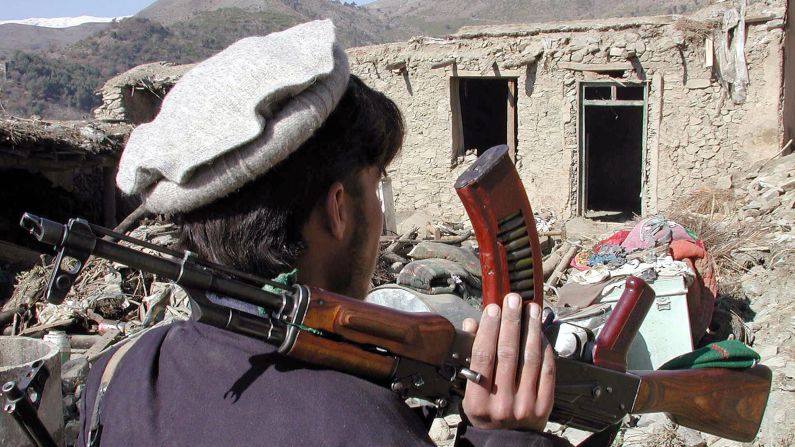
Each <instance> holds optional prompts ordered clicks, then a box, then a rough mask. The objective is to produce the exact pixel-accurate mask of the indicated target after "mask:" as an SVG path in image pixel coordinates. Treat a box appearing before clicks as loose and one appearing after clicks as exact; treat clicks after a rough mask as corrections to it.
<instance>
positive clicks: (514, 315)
mask: <svg viewBox="0 0 795 447" xmlns="http://www.w3.org/2000/svg"><path fill="white" fill-rule="evenodd" d="M521 338H522V297H520V296H519V295H518V294H516V293H509V294H508V295H506V296H505V299H504V300H503V305H502V320H501V322H500V337H499V340H498V342H497V368H496V370H495V371H494V385H495V388H496V389H495V391H496V394H497V397H498V398H503V397H504V398H505V402H504V404H505V405H506V406H507V407H508V408H510V407H512V406H513V394H514V392H516V367H517V365H518V363H519V355H520V352H521V345H520V341H521ZM506 410H507V409H506Z"/></svg>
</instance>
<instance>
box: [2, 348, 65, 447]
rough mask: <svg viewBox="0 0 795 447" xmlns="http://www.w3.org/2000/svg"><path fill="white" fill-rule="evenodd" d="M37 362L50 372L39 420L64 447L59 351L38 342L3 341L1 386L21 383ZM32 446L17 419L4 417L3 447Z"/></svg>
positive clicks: (3, 414) (58, 443)
mask: <svg viewBox="0 0 795 447" xmlns="http://www.w3.org/2000/svg"><path fill="white" fill-rule="evenodd" d="M36 360H42V361H43V362H44V365H45V366H46V367H47V369H48V370H49V372H50V377H49V379H47V383H46V384H45V386H44V393H43V395H42V399H41V405H40V406H39V412H38V414H39V418H40V419H41V420H42V423H44V426H45V427H47V430H48V431H49V432H50V435H52V437H53V439H54V440H55V442H56V444H57V445H63V442H64V429H63V398H62V396H61V360H60V356H59V351H58V348H56V347H55V346H54V345H52V344H51V343H47V342H45V341H43V340H38V339H35V338H27V337H0V386H2V384H4V383H6V382H8V381H10V380H19V378H20V377H21V376H22V374H24V373H26V372H27V368H29V367H30V365H31V364H32V363H33V362H35V361H36ZM3 401H5V399H3ZM32 445H33V444H32V443H31V442H30V440H29V439H28V437H27V436H26V435H25V434H24V433H23V432H22V430H21V429H20V428H19V426H18V425H17V423H16V421H14V418H12V417H11V416H9V415H7V414H5V413H2V414H0V446H14V447H16V446H32Z"/></svg>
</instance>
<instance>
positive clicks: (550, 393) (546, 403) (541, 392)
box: [536, 339, 555, 420]
mask: <svg viewBox="0 0 795 447" xmlns="http://www.w3.org/2000/svg"><path fill="white" fill-rule="evenodd" d="M543 341H544V363H543V364H542V365H541V374H540V377H539V379H538V398H537V399H536V410H537V411H538V413H537V414H538V415H539V416H543V417H544V419H545V420H546V419H548V418H549V414H550V413H551V412H552V406H553V405H554V404H555V353H554V351H553V350H552V345H550V344H549V342H547V341H546V339H545V340H543Z"/></svg>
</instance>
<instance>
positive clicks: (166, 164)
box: [78, 21, 559, 446]
mask: <svg viewBox="0 0 795 447" xmlns="http://www.w3.org/2000/svg"><path fill="white" fill-rule="evenodd" d="M402 138H403V123H402V118H401V116H400V112H399V111H398V109H397V107H396V106H395V104H394V103H393V102H392V101H390V100H389V99H387V98H386V97H385V96H383V95H381V94H380V93H377V92H374V91H373V90H371V89H369V88H368V87H367V86H365V85H364V84H363V83H362V82H361V81H360V80H358V79H357V78H356V77H353V76H350V75H349V73H348V70H347V62H346V60H345V55H344V53H343V52H342V50H341V49H340V48H339V46H338V45H336V44H335V43H334V30H333V25H332V24H331V22H328V21H321V22H313V23H308V24H304V25H301V26H298V27H295V28H292V29H290V30H287V31H285V32H282V33H275V34H272V35H269V36H266V37H258V38H249V39H244V40H242V41H240V42H238V43H236V44H234V45H232V46H231V47H230V48H228V49H227V50H224V51H223V52H221V53H219V54H218V55H216V56H214V57H213V58H210V59H208V60H207V61H205V62H203V63H202V64H199V65H198V66H197V67H195V68H194V69H193V70H191V71H190V72H189V73H187V74H186V75H185V77H184V78H183V79H182V80H181V81H180V82H179V83H178V84H177V85H176V86H175V87H174V89H173V90H172V92H171V93H170V94H169V95H168V96H167V97H166V99H165V101H164V103H163V107H162V109H161V112H160V114H159V115H158V117H157V119H156V120H155V121H154V122H152V123H150V124H146V125H142V126H140V127H139V128H138V129H136V130H135V132H134V133H133V134H132V135H131V137H130V140H129V142H128V145H127V147H126V149H125V153H124V154H123V156H122V160H121V163H120V167H119V176H118V179H117V180H118V183H119V186H120V187H121V188H122V189H123V190H124V191H125V192H128V193H135V194H142V198H143V201H144V205H145V206H146V207H147V208H148V209H149V210H150V211H153V212H157V213H167V214H172V215H174V216H175V219H176V220H177V221H178V222H179V223H180V225H181V226H182V231H183V234H182V243H183V246H184V248H186V249H189V250H191V251H194V252H196V253H197V254H198V255H199V256H200V257H202V258H205V259H208V260H211V261H214V262H218V263H223V264H226V265H229V266H232V267H235V268H237V269H241V270H245V271H250V272H252V273H256V274H258V275H260V276H266V277H272V278H276V277H278V280H280V281H286V282H290V281H298V282H300V283H303V284H307V285H312V286H317V287H321V288H324V289H327V290H330V291H332V292H336V293H341V294H345V295H349V296H352V297H356V298H363V297H364V295H365V294H366V292H367V289H368V286H369V282H370V278H371V276H372V274H373V271H374V268H375V262H376V257H377V254H378V240H379V236H380V234H381V225H382V216H381V211H380V203H379V201H378V197H377V195H376V188H377V186H378V182H379V180H380V178H381V176H382V175H383V173H384V172H385V169H386V166H387V165H388V164H389V162H390V161H391V160H392V159H393V158H394V157H395V155H396V153H397V152H398V149H399V148H400V145H401V142H402ZM519 303H520V299H519V297H518V296H517V295H515V294H511V295H509V296H508V297H506V299H505V304H504V310H502V311H501V310H500V308H499V307H497V306H491V307H489V308H487V309H486V310H485V312H484V316H483V319H482V320H481V323H480V328H479V330H478V329H477V326H478V325H477V324H476V323H475V322H474V321H469V322H468V323H467V328H466V329H467V330H469V331H472V332H475V331H477V336H476V339H475V345H474V349H473V356H472V364H471V368H472V369H473V370H475V371H477V372H480V373H482V374H483V380H482V381H481V382H480V383H479V384H474V383H469V384H468V385H467V390H466V395H465V398H464V402H463V411H464V414H465V416H466V418H467V423H466V424H465V426H464V427H463V428H462V435H461V439H459V444H460V445H486V444H487V443H488V444H490V443H494V442H500V443H501V445H502V444H503V443H506V444H504V445H511V444H516V445H538V446H541V445H553V444H554V443H556V442H558V441H559V440H556V439H553V438H550V437H547V436H545V435H542V434H539V433H537V431H539V430H542V429H543V427H544V425H545V423H546V420H547V418H548V416H549V412H550V411H551V407H552V401H553V395H552V393H553V389H554V362H553V358H552V352H551V349H550V348H549V347H548V346H546V344H545V341H544V339H543V336H542V334H541V331H540V315H539V314H540V309H539V308H538V307H537V306H530V307H528V308H527V312H526V315H524V316H522V315H521V314H522V311H521V306H519ZM227 304H230V305H233V306H236V305H239V307H240V308H241V309H243V310H246V309H247V307H246V306H244V305H242V304H241V303H238V304H235V303H227ZM248 310H250V311H252V312H256V310H251V309H248ZM523 319H524V321H526V322H527V323H526V324H525V325H524V329H523V324H522V320H523ZM117 352H118V351H117ZM109 364H110V366H109ZM114 364H115V365H114ZM109 370H110V371H112V380H111V381H110V382H109V384H108V386H107V390H106V391H105V392H104V394H103V393H98V392H97V389H98V388H99V383H100V380H101V379H100V378H101V376H102V375H103V374H105V375H106V376H107V375H108V371H109ZM98 394H101V396H100V399H97V396H98ZM83 405H84V410H85V411H84V412H83V423H82V427H81V433H80V439H79V441H78V445H85V444H86V441H88V440H89V438H92V439H99V440H100V441H101V442H102V443H103V444H106V445H147V446H148V445H299V444H300V445H362V446H370V445H396V446H403V445H429V444H431V443H430V440H429V439H428V436H427V434H426V427H425V426H424V425H423V424H422V421H421V419H420V418H419V417H417V416H416V415H415V414H414V413H413V412H412V411H411V410H410V409H409V408H408V407H407V406H406V405H405V404H404V403H403V402H402V401H401V400H400V398H399V397H398V396H397V395H396V394H394V393H392V392H391V391H390V390H387V389H385V388H382V387H379V386H377V385H375V384H372V383H370V382H367V381H366V380H363V379H360V378H357V377H354V376H350V375H347V374H344V373H340V372H337V371H332V370H327V369H323V368H317V367H313V366H312V365H307V364H303V363H300V362H298V361H295V360H292V359H289V358H285V357H282V356H281V355H279V354H277V353H275V349H274V347H272V346H268V345H265V344H264V343H262V342H260V341H257V340H254V339H251V338H248V337H245V336H242V335H238V334H235V333H231V332H229V331H225V330H222V329H218V328H215V327H212V326H208V325H204V324H201V323H195V322H181V323H175V324H173V325H171V326H168V327H164V328H158V329H155V330H152V331H150V332H149V333H147V334H144V335H143V336H141V337H140V338H139V340H137V341H136V342H135V344H134V345H132V346H131V347H129V349H128V350H126V352H124V353H123V356H120V355H114V356H112V357H105V358H103V359H101V360H99V361H98V362H97V364H96V365H95V366H94V368H93V370H92V373H91V376H90V377H89V380H88V384H87V391H86V395H85V399H84V404H83ZM533 430H535V431H533Z"/></svg>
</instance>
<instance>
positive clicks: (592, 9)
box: [366, 0, 712, 35]
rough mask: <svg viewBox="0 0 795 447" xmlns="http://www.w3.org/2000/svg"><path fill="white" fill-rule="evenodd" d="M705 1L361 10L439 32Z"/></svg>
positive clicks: (387, 3) (420, 3)
mask: <svg viewBox="0 0 795 447" xmlns="http://www.w3.org/2000/svg"><path fill="white" fill-rule="evenodd" d="M710 3H712V2H711V1H710V0H664V1H659V0H622V1H615V0H529V1H528V0H469V1H461V0H434V1H426V0H376V1H375V2H373V3H370V4H368V5H367V6H366V8H367V9H369V10H371V11H373V12H376V13H378V14H380V15H383V16H384V17H385V19H386V21H387V23H389V24H390V26H392V27H396V26H406V27H414V28H419V29H421V30H422V31H423V33H424V34H429V35H440V34H448V33H450V32H454V31H455V30H457V29H458V28H459V27H460V26H463V25H489V24H506V23H539V22H550V21H562V20H576V19H591V18H605V17H627V16H650V15H658V14H684V13H687V12H692V11H694V10H697V9H699V8H701V7H703V6H705V5H707V4H710Z"/></svg>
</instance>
